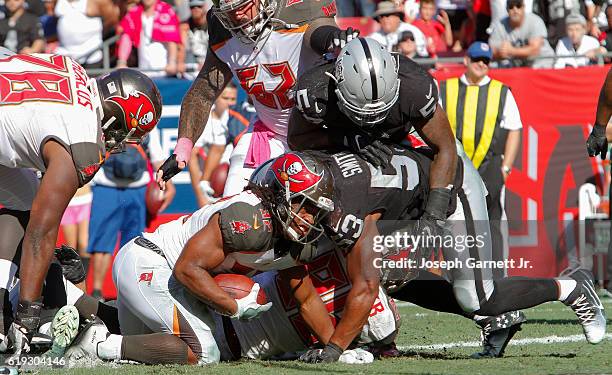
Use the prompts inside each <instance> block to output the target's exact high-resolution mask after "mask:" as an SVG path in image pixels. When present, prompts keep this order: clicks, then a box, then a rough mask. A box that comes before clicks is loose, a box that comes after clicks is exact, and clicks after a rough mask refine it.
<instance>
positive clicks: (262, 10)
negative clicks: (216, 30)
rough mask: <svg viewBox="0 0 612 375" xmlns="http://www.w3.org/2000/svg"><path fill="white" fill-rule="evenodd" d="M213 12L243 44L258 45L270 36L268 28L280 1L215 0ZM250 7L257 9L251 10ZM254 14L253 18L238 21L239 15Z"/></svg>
mask: <svg viewBox="0 0 612 375" xmlns="http://www.w3.org/2000/svg"><path fill="white" fill-rule="evenodd" d="M213 3H214V5H213V7H212V11H213V13H214V14H215V16H217V18H218V19H219V21H220V22H221V24H222V25H223V26H224V27H225V28H226V29H227V30H228V31H229V32H230V33H232V35H233V36H235V37H236V38H238V39H240V40H241V41H242V42H243V43H247V44H257V42H258V40H259V39H260V38H262V37H263V36H265V35H267V34H269V32H270V30H269V28H267V27H266V26H267V25H268V23H269V22H270V21H271V19H272V17H273V16H274V13H275V12H276V9H277V7H278V0H213ZM250 7H256V9H255V10H250ZM242 12H244V13H246V12H252V13H253V14H254V15H253V17H245V20H244V21H238V20H237V19H236V16H235V15H236V14H237V13H242Z"/></svg>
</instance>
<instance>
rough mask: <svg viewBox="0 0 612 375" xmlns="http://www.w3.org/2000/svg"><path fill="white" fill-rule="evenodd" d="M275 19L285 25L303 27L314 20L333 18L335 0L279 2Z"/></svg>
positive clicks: (286, 0)
mask: <svg viewBox="0 0 612 375" xmlns="http://www.w3.org/2000/svg"><path fill="white" fill-rule="evenodd" d="M276 14H277V16H276V17H277V18H279V19H281V20H283V21H284V22H286V23H289V24H294V25H298V26H303V25H305V24H308V23H310V22H312V21H313V20H314V19H316V18H321V17H334V16H335V15H336V2H335V0H322V1H321V0H279V9H278V12H277V13H276Z"/></svg>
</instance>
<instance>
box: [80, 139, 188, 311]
mask: <svg viewBox="0 0 612 375" xmlns="http://www.w3.org/2000/svg"><path fill="white" fill-rule="evenodd" d="M159 138H160V137H159V129H153V131H151V132H150V133H149V136H148V138H147V139H145V141H143V143H142V144H141V145H133V144H126V150H125V152H122V153H119V154H113V155H111V157H110V158H108V159H107V160H106V162H105V163H104V165H103V166H102V172H101V173H97V174H96V176H95V177H94V179H93V182H94V184H95V185H94V186H93V188H92V191H93V200H92V203H91V217H90V223H89V243H88V246H87V251H88V252H89V253H90V254H93V255H92V260H91V261H92V264H93V268H92V273H93V280H92V281H93V282H92V286H93V293H92V296H94V297H96V298H98V299H101V298H102V286H103V284H104V278H105V276H106V272H107V271H108V268H109V266H110V264H111V256H112V254H113V253H114V251H115V247H116V245H117V241H118V240H119V247H121V246H123V245H125V244H126V243H127V242H128V241H130V240H131V239H132V238H134V237H136V236H138V235H140V233H141V232H143V231H144V230H145V225H146V224H145V223H146V204H145V195H146V189H147V185H148V184H149V182H150V181H151V173H150V172H149V171H148V168H147V162H150V163H151V164H152V165H153V170H157V168H159V167H160V166H161V163H163V161H164V160H165V159H166V157H167V156H168V155H166V154H164V152H163V150H162V147H161V144H160V141H159ZM175 193H176V190H175V188H174V186H172V187H171V188H170V189H166V191H165V192H164V193H163V198H162V199H163V203H162V206H161V208H160V212H161V211H163V210H164V209H165V208H166V207H167V206H168V205H169V204H170V203H171V202H172V199H173V198H174V195H175ZM118 237H119V238H118Z"/></svg>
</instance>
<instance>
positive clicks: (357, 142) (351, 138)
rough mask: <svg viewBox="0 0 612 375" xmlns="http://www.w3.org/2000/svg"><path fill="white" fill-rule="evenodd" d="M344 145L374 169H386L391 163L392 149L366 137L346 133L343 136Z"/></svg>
mask: <svg viewBox="0 0 612 375" xmlns="http://www.w3.org/2000/svg"><path fill="white" fill-rule="evenodd" d="M344 145H345V146H346V147H348V148H349V150H351V151H352V152H354V153H356V154H357V155H359V157H361V158H362V159H363V160H365V161H367V162H368V163H370V164H372V165H373V166H374V167H375V168H378V167H383V168H386V167H388V166H389V164H390V163H391V158H392V157H393V149H392V148H391V146H388V145H386V144H384V143H382V142H381V141H380V140H378V139H375V140H373V141H372V140H370V138H369V137H368V136H367V135H364V134H359V133H348V134H346V135H345V136H344Z"/></svg>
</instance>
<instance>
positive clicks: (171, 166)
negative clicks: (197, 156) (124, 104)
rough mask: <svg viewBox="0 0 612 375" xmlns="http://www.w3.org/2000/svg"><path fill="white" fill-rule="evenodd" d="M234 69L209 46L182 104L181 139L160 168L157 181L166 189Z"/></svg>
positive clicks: (183, 165)
mask: <svg viewBox="0 0 612 375" xmlns="http://www.w3.org/2000/svg"><path fill="white" fill-rule="evenodd" d="M231 79H232V71H231V70H230V68H229V67H228V66H227V64H225V63H224V62H223V61H221V60H219V58H218V57H217V56H216V55H215V53H214V52H213V51H212V50H211V49H210V48H209V49H208V53H207V54H206V59H205V60H204V65H203V66H202V69H201V70H200V73H198V76H197V77H196V79H195V80H194V81H193V83H192V84H191V87H190V88H189V90H188V91H187V94H185V97H184V98H183V102H182V103H181V114H180V117H179V128H178V137H179V138H178V141H177V143H176V147H175V149H174V153H173V154H172V155H170V157H169V158H168V159H167V160H166V161H165V162H164V163H163V164H162V166H161V167H160V169H159V170H158V171H157V175H156V176H157V183H158V184H159V187H160V188H161V189H162V190H163V189H164V187H165V182H166V181H168V180H169V179H171V178H172V177H173V176H175V175H176V174H177V173H179V172H180V171H181V170H182V169H183V168H185V166H186V165H187V162H188V161H189V157H190V156H191V149H192V148H193V144H194V142H195V141H196V140H197V139H198V138H199V137H200V135H202V132H203V131H204V126H205V125H206V122H208V116H209V115H210V109H211V108H212V105H213V103H214V102H215V100H217V98H218V97H219V95H220V94H221V92H222V91H223V89H224V88H225V86H226V85H227V84H228V82H229V81H230V80H231Z"/></svg>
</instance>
